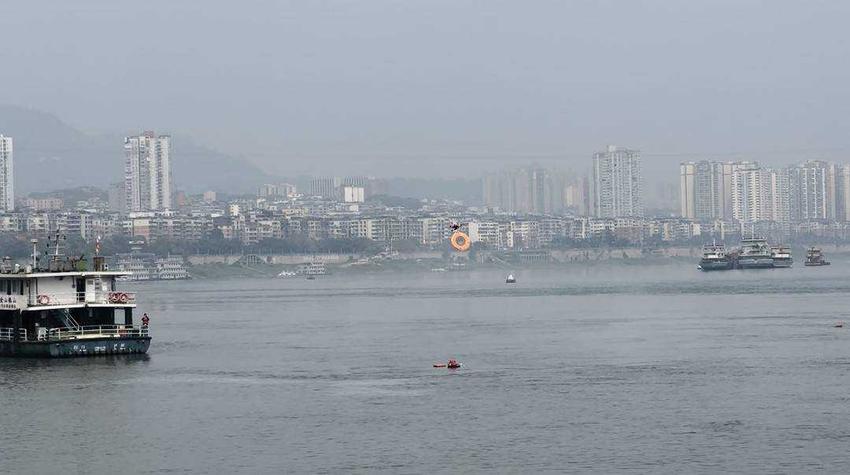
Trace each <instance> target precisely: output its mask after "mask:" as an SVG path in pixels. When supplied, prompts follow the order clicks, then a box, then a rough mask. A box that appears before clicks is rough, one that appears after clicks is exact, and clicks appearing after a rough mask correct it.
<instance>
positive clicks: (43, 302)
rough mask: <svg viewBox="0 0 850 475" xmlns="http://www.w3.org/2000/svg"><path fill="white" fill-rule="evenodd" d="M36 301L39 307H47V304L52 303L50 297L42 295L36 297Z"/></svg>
mask: <svg viewBox="0 0 850 475" xmlns="http://www.w3.org/2000/svg"><path fill="white" fill-rule="evenodd" d="M36 301H37V302H38V304H39V305H47V304H49V303H50V297H48V296H47V295H44V294H41V295H39V296H38V297H36Z"/></svg>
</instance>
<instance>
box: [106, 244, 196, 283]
mask: <svg viewBox="0 0 850 475" xmlns="http://www.w3.org/2000/svg"><path fill="white" fill-rule="evenodd" d="M114 264H115V268H116V270H119V271H123V272H125V273H126V275H125V276H123V277H121V278H119V280H122V281H147V280H185V279H191V278H192V276H191V275H190V274H189V271H188V270H187V269H186V266H185V265H184V263H183V258H182V257H179V256H168V257H157V256H156V255H155V254H152V253H149V252H136V251H134V252H130V253H127V254H117V255H116V256H115V262H114Z"/></svg>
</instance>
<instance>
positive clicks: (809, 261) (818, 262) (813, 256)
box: [805, 247, 830, 267]
mask: <svg viewBox="0 0 850 475" xmlns="http://www.w3.org/2000/svg"><path fill="white" fill-rule="evenodd" d="M829 264H830V262H829V261H828V260H826V259H824V257H823V251H821V250H820V249H818V248H816V247H810V248H809V250H808V251H806V262H805V265H807V266H810V267H811V266H828V265H829Z"/></svg>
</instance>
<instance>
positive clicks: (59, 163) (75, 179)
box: [0, 105, 274, 196]
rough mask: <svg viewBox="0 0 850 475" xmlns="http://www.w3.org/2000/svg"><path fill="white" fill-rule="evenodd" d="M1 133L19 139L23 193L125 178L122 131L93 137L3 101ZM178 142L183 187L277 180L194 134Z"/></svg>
mask: <svg viewBox="0 0 850 475" xmlns="http://www.w3.org/2000/svg"><path fill="white" fill-rule="evenodd" d="M139 132H141V131H139ZM158 132H163V133H166V132H167V131H158ZM0 134H4V135H6V136H9V137H13V138H14V139H15V187H16V194H18V195H19V196H23V195H24V194H26V193H28V192H33V191H49V190H55V189H62V188H74V187H77V186H83V185H93V186H98V187H101V188H105V187H107V186H108V185H109V184H110V183H116V182H120V181H122V180H123V175H124V157H123V150H122V145H123V137H122V136H121V135H120V134H116V135H114V136H101V135H89V134H86V133H83V132H81V131H79V130H77V129H75V128H73V127H72V126H70V125H68V124H66V123H64V122H62V121H61V120H60V119H59V118H57V117H56V116H54V115H52V114H49V113H46V112H41V111H37V110H33V109H27V108H22V107H17V106H9V105H0ZM172 143H173V145H172V146H173V150H172V154H173V157H174V158H173V161H172V168H173V174H174V182H175V187H176V188H177V189H180V190H186V191H189V192H199V191H203V190H217V191H229V192H233V193H245V192H252V191H254V190H256V188H257V186H258V185H260V184H261V183H263V182H265V181H268V180H270V179H272V180H273V179H274V178H271V177H268V176H266V174H265V173H264V172H263V171H262V170H260V169H259V168H257V167H256V166H254V165H252V164H250V163H246V162H244V161H241V160H239V159H237V158H234V157H231V156H229V155H226V154H223V153H221V152H217V151H215V150H210V149H208V148H205V147H203V146H200V145H198V144H196V143H195V142H193V141H192V140H191V139H190V138H189V137H183V136H180V135H174V136H173V140H172Z"/></svg>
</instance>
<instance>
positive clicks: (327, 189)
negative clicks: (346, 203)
mask: <svg viewBox="0 0 850 475" xmlns="http://www.w3.org/2000/svg"><path fill="white" fill-rule="evenodd" d="M340 185H342V180H341V179H340V178H338V177H331V178H313V179H312V180H310V195H311V196H321V197H322V198H324V199H326V200H336V199H339V187H340Z"/></svg>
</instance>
